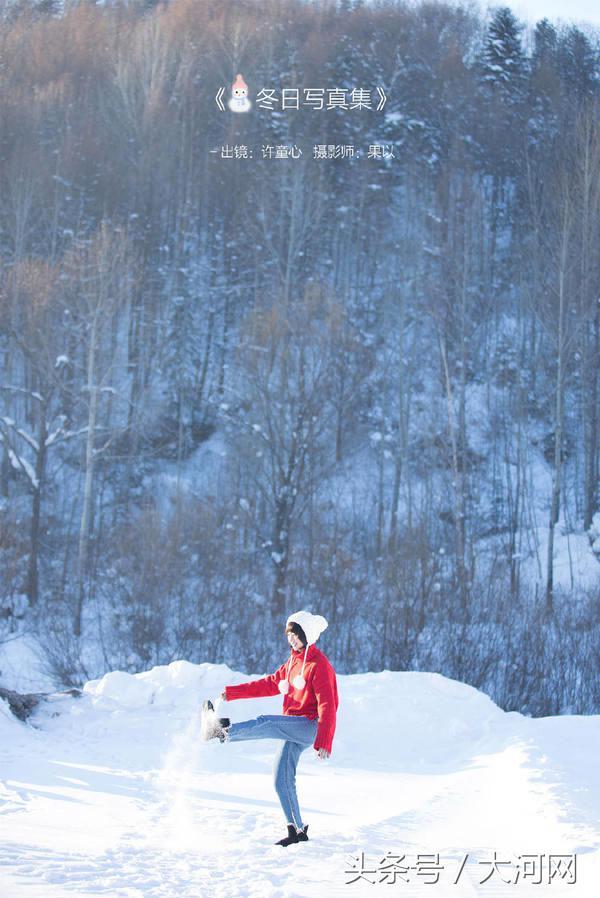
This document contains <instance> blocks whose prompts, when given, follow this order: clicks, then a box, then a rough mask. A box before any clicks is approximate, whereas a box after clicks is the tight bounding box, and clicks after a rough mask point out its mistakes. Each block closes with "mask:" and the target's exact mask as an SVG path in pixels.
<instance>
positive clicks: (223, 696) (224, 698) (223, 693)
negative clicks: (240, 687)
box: [221, 690, 227, 702]
mask: <svg viewBox="0 0 600 898" xmlns="http://www.w3.org/2000/svg"><path fill="white" fill-rule="evenodd" d="M221 699H222V701H224V702H226V701H227V696H226V694H225V690H223V692H222V693H221Z"/></svg>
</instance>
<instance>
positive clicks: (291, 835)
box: [275, 823, 308, 848]
mask: <svg viewBox="0 0 600 898" xmlns="http://www.w3.org/2000/svg"><path fill="white" fill-rule="evenodd" d="M296 842H308V823H307V824H306V826H305V827H303V829H301V830H300V832H297V831H296V827H295V826H292V824H291V823H288V834H287V836H286V837H285V839H280V840H279V842H275V844H276V845H283V846H284V848H287V846H288V845H294V844H295V843H296Z"/></svg>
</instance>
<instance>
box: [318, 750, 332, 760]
mask: <svg viewBox="0 0 600 898" xmlns="http://www.w3.org/2000/svg"><path fill="white" fill-rule="evenodd" d="M317 754H318V756H319V757H320V758H323V759H324V760H325V761H326V760H327V758H330V757H331V755H330V753H329V752H328V751H327V749H326V748H318V749H317Z"/></svg>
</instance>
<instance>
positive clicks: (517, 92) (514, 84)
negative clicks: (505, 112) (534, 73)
mask: <svg viewBox="0 0 600 898" xmlns="http://www.w3.org/2000/svg"><path fill="white" fill-rule="evenodd" d="M521 30H522V26H521V25H519V23H518V21H517V19H516V18H515V16H514V14H513V13H512V11H511V10H510V9H509V7H508V6H504V7H501V8H500V9H498V10H497V11H496V13H495V14H494V16H493V18H492V21H491V22H490V26H489V28H488V34H487V38H486V42H485V46H484V50H483V54H482V60H481V69H482V79H483V81H484V82H485V83H486V84H487V85H489V86H492V87H495V88H498V89H500V90H502V92H503V93H504V95H505V98H506V99H507V100H509V101H511V102H517V101H518V100H520V99H521V97H522V91H523V81H524V76H525V72H526V62H525V56H524V53H523V47H522V45H521Z"/></svg>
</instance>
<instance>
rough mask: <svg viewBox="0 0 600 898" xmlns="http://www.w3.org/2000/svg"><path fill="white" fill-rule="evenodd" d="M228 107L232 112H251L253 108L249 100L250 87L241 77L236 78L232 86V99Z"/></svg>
mask: <svg viewBox="0 0 600 898" xmlns="http://www.w3.org/2000/svg"><path fill="white" fill-rule="evenodd" d="M227 105H228V106H229V108H230V109H231V111H232V112H249V111H250V109H251V107H252V103H251V102H250V100H249V99H248V85H247V84H246V82H245V81H244V79H243V77H242V76H241V75H236V76H235V81H234V82H233V84H232V85H231V99H230V100H229V103H228V104H227Z"/></svg>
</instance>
